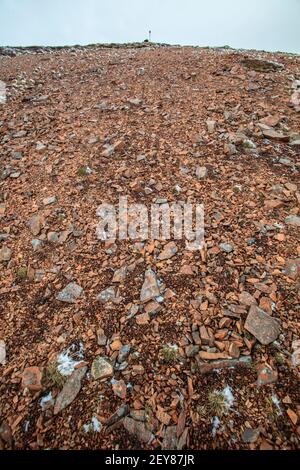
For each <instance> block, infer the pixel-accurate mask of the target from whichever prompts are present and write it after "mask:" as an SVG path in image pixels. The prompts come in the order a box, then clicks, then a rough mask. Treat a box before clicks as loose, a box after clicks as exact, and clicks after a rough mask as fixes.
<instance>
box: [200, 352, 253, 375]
mask: <svg viewBox="0 0 300 470" xmlns="http://www.w3.org/2000/svg"><path fill="white" fill-rule="evenodd" d="M251 362H252V361H251V357H250V356H242V357H240V358H239V359H225V360H224V361H214V362H210V363H208V362H198V369H199V372H200V373H201V374H209V373H210V372H213V371H214V370H218V369H230V368H232V367H251Z"/></svg>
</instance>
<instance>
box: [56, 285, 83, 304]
mask: <svg viewBox="0 0 300 470" xmlns="http://www.w3.org/2000/svg"><path fill="white" fill-rule="evenodd" d="M82 292H83V289H82V287H80V286H79V285H78V284H76V283H75V282H70V284H68V285H67V286H66V287H65V288H64V289H63V290H61V291H60V292H59V293H58V294H57V296H56V299H57V300H60V301H61V302H67V303H75V302H76V300H77V299H78V298H79V297H80V296H81V294H82Z"/></svg>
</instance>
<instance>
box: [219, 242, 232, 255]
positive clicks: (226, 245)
mask: <svg viewBox="0 0 300 470" xmlns="http://www.w3.org/2000/svg"><path fill="white" fill-rule="evenodd" d="M219 246H220V248H221V250H223V251H225V253H231V252H232V251H233V249H234V248H233V246H232V245H231V244H230V243H220V245H219Z"/></svg>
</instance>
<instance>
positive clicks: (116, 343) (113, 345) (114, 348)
mask: <svg viewBox="0 0 300 470" xmlns="http://www.w3.org/2000/svg"><path fill="white" fill-rule="evenodd" d="M109 347H110V349H111V350H112V351H120V349H121V347H122V343H121V341H120V340H119V339H115V340H114V341H113V342H112V343H110V345H109Z"/></svg>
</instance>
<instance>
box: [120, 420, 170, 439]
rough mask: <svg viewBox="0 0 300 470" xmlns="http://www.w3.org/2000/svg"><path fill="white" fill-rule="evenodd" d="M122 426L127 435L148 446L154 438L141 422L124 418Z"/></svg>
mask: <svg viewBox="0 0 300 470" xmlns="http://www.w3.org/2000/svg"><path fill="white" fill-rule="evenodd" d="M123 425H124V428H125V429H126V431H128V432H129V434H132V435H133V436H135V437H136V438H137V439H138V440H139V441H142V442H144V443H145V444H150V443H151V442H152V441H153V439H154V438H155V436H154V435H153V434H152V432H151V431H149V429H147V428H146V425H145V424H144V423H143V422H141V421H135V420H134V419H132V418H129V417H128V416H126V418H125V419H124V421H123ZM175 429H176V428H175Z"/></svg>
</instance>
